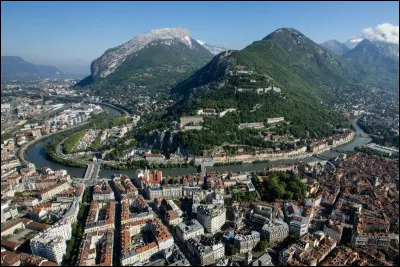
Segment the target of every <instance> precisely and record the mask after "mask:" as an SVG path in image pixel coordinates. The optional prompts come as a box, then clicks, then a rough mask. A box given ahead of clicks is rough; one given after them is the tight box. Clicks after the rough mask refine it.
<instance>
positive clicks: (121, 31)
mask: <svg viewBox="0 0 400 267" xmlns="http://www.w3.org/2000/svg"><path fill="white" fill-rule="evenodd" d="M398 21H399V3H398V2H397V1H394V2H364V1H363V2H361V1H360V2H216V1H209V2H80V1H79V2H78V1H76V2H61V1H60V2H34V1H32V2H31V1H29V2H11V1H10V2H7V1H1V55H2V56H20V57H22V58H24V59H25V60H27V61H29V62H32V63H34V64H47V65H54V66H57V67H59V68H60V69H61V70H62V71H64V72H67V73H89V72H90V68H89V66H90V63H91V61H92V60H94V59H96V58H98V57H99V56H101V55H102V54H103V53H104V51H105V50H107V49H109V48H112V47H115V46H117V45H120V44H122V43H125V42H127V41H129V40H130V39H132V38H133V37H134V36H135V35H137V34H145V33H148V32H150V31H151V30H153V29H159V28H166V27H182V28H186V29H188V30H189V32H190V35H191V37H192V38H193V39H195V40H198V39H200V40H203V41H205V42H207V43H209V44H212V45H217V46H222V47H226V48H229V49H243V48H244V47H246V46H247V45H249V44H251V43H252V42H253V41H256V40H260V39H262V38H263V37H265V36H267V35H268V34H269V33H271V32H273V31H274V30H276V29H278V28H283V27H289V28H295V29H297V30H299V31H300V32H302V33H303V34H305V35H306V36H307V37H309V38H310V39H311V40H313V41H314V42H316V43H322V42H324V41H327V40H330V39H336V40H338V41H341V42H345V41H346V40H348V39H350V38H353V37H357V36H361V35H366V36H371V34H372V35H373V34H376V33H377V32H379V31H382V29H383V30H389V31H390V30H391V29H392V28H391V27H392V26H391V25H395V26H397V37H396V35H395V37H394V38H395V39H396V38H397V39H398V25H399V24H398ZM379 25H381V26H380V27H378V26H379ZM382 25H383V26H382ZM387 25H389V26H387ZM384 36H385V35H384Z"/></svg>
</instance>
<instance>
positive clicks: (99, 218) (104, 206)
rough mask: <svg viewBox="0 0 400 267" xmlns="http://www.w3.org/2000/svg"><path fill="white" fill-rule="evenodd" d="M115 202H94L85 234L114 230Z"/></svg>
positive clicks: (87, 220) (91, 205)
mask: <svg viewBox="0 0 400 267" xmlns="http://www.w3.org/2000/svg"><path fill="white" fill-rule="evenodd" d="M114 218H115V202H114V201H110V202H108V203H107V202H97V201H92V203H91V204H90V210H89V214H88V217H87V219H86V225H85V233H91V232H97V231H104V230H108V229H114Z"/></svg>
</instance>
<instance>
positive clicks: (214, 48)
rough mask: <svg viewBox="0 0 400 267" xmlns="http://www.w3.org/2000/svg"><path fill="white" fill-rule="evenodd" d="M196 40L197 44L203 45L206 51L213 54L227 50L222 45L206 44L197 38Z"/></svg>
mask: <svg viewBox="0 0 400 267" xmlns="http://www.w3.org/2000/svg"><path fill="white" fill-rule="evenodd" d="M197 42H198V43H199V44H201V45H202V46H204V48H206V49H207V50H208V51H210V52H211V53H212V54H213V55H218V54H219V53H222V52H224V51H226V50H228V49H226V48H223V47H219V46H215V45H210V44H207V43H205V42H203V41H202V40H197Z"/></svg>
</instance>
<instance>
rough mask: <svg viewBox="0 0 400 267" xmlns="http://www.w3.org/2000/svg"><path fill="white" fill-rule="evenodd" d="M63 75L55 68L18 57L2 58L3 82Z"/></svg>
mask: <svg viewBox="0 0 400 267" xmlns="http://www.w3.org/2000/svg"><path fill="white" fill-rule="evenodd" d="M62 74H63V73H62V71H61V70H59V69H58V68H56V67H54V66H48V65H36V64H33V63H31V62H28V61H25V60H24V59H22V58H21V57H18V56H1V79H2V80H3V79H5V80H7V79H21V80H23V79H32V78H46V77H60V76H61V75H62Z"/></svg>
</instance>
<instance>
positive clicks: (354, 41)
mask: <svg viewBox="0 0 400 267" xmlns="http://www.w3.org/2000/svg"><path fill="white" fill-rule="evenodd" d="M362 40H364V39H363V38H358V37H357V38H352V39H350V40H347V41H346V42H345V43H344V45H345V46H346V47H347V48H349V49H353V48H354V47H356V46H357V45H358V43H360V42H361V41H362Z"/></svg>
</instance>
